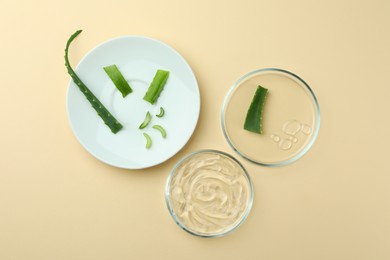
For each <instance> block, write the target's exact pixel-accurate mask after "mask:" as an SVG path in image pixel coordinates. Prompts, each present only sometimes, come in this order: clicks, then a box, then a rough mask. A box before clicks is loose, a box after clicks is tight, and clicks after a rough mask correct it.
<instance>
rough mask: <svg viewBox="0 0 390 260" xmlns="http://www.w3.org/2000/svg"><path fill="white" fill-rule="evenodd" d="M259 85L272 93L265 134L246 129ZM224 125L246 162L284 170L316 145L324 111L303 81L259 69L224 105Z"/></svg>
mask: <svg viewBox="0 0 390 260" xmlns="http://www.w3.org/2000/svg"><path fill="white" fill-rule="evenodd" d="M259 85H260V86H262V87H263V88H266V89H268V93H267V97H266V100H265V103H264V107H263V111H262V118H261V120H262V126H263V129H262V130H263V133H261V134H258V133H253V132H250V131H247V130H245V129H244V121H245V118H246V114H247V111H248V108H249V106H250V104H251V101H252V99H253V96H254V93H255V91H256V88H257V87H258V86H259ZM221 124H222V130H223V133H224V136H225V138H226V140H227V142H228V143H229V145H230V146H231V147H232V148H233V149H234V150H235V151H236V152H237V153H238V154H239V155H241V156H242V157H243V158H245V159H247V160H249V161H251V162H253V163H256V164H259V165H263V166H281V165H286V164H290V163H292V162H295V161H296V160H298V159H299V158H301V157H302V156H303V155H304V154H305V153H306V152H307V151H308V150H309V149H310V147H311V146H312V145H313V143H314V141H315V139H316V137H317V135H318V131H319V128H320V108H319V105H318V101H317V98H316V96H315V94H314V92H313V90H312V89H311V88H310V87H309V85H308V84H307V83H306V82H305V81H304V80H303V79H302V78H300V77H299V76H297V75H295V74H294V73H291V72H289V71H286V70H282V69H276V68H268V69H260V70H255V71H252V72H250V73H248V74H246V75H244V76H243V77H241V78H240V79H239V80H238V81H237V82H236V83H234V84H233V86H232V87H231V88H230V90H229V92H228V93H227V95H226V97H225V100H224V103H223V105H222V113H221Z"/></svg>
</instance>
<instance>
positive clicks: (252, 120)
mask: <svg viewBox="0 0 390 260" xmlns="http://www.w3.org/2000/svg"><path fill="white" fill-rule="evenodd" d="M267 93H268V89H266V88H263V87H262V86H260V85H259V86H257V89H256V92H255V95H254V96H253V99H252V102H251V104H250V106H249V109H248V112H247V114H246V118H245V123H244V129H245V130H248V131H250V132H253V133H257V134H262V133H263V123H262V119H263V116H262V114H263V110H264V104H265V100H266V98H267Z"/></svg>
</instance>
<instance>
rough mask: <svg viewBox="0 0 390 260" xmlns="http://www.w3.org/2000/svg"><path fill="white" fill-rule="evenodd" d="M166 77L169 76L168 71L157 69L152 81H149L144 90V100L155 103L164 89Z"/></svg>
mask: <svg viewBox="0 0 390 260" xmlns="http://www.w3.org/2000/svg"><path fill="white" fill-rule="evenodd" d="M168 77H169V71H166V70H157V72H156V75H155V76H154V78H153V81H152V83H150V86H149V88H148V90H147V91H146V94H145V96H144V100H146V101H148V102H149V103H151V104H154V103H156V101H157V99H158V98H159V97H160V94H161V92H162V91H163V89H164V86H165V83H166V82H167V80H168Z"/></svg>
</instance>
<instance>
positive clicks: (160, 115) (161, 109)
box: [156, 107, 165, 117]
mask: <svg viewBox="0 0 390 260" xmlns="http://www.w3.org/2000/svg"><path fill="white" fill-rule="evenodd" d="M164 114H165V110H164V108H162V107H160V113H158V114H157V115H156V116H157V117H163V116H164Z"/></svg>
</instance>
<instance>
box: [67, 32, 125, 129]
mask: <svg viewBox="0 0 390 260" xmlns="http://www.w3.org/2000/svg"><path fill="white" fill-rule="evenodd" d="M81 32H82V30H78V31H76V32H75V33H74V34H72V36H70V38H69V40H68V42H67V43H66V48H65V67H66V68H67V70H68V74H69V75H70V76H71V77H72V79H73V81H74V83H75V84H76V85H77V86H78V87H79V89H80V91H81V92H82V93H83V94H84V96H85V97H86V98H87V100H88V101H89V103H90V104H91V106H92V107H93V108H94V109H95V111H96V112H97V113H98V115H99V116H100V117H101V118H102V119H103V121H104V123H105V124H106V125H107V126H108V127H109V128H110V130H111V132H113V133H114V134H116V133H117V132H119V131H120V130H121V129H122V128H123V126H122V125H121V123H119V121H118V120H117V119H116V118H115V117H114V116H113V115H112V114H111V113H110V112H109V111H108V110H107V108H106V107H105V106H104V105H103V104H102V103H101V102H100V101H99V99H98V98H97V97H96V96H95V95H94V94H93V93H92V91H91V90H89V88H88V87H87V86H86V85H85V84H84V83H83V82H82V81H81V79H80V78H79V77H78V76H77V74H76V73H75V72H74V70H73V69H72V67H71V65H70V62H69V57H68V51H69V46H70V44H71V43H72V41H73V40H74V39H75V38H76V37H77V36H78V35H79V34H80V33H81Z"/></svg>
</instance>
